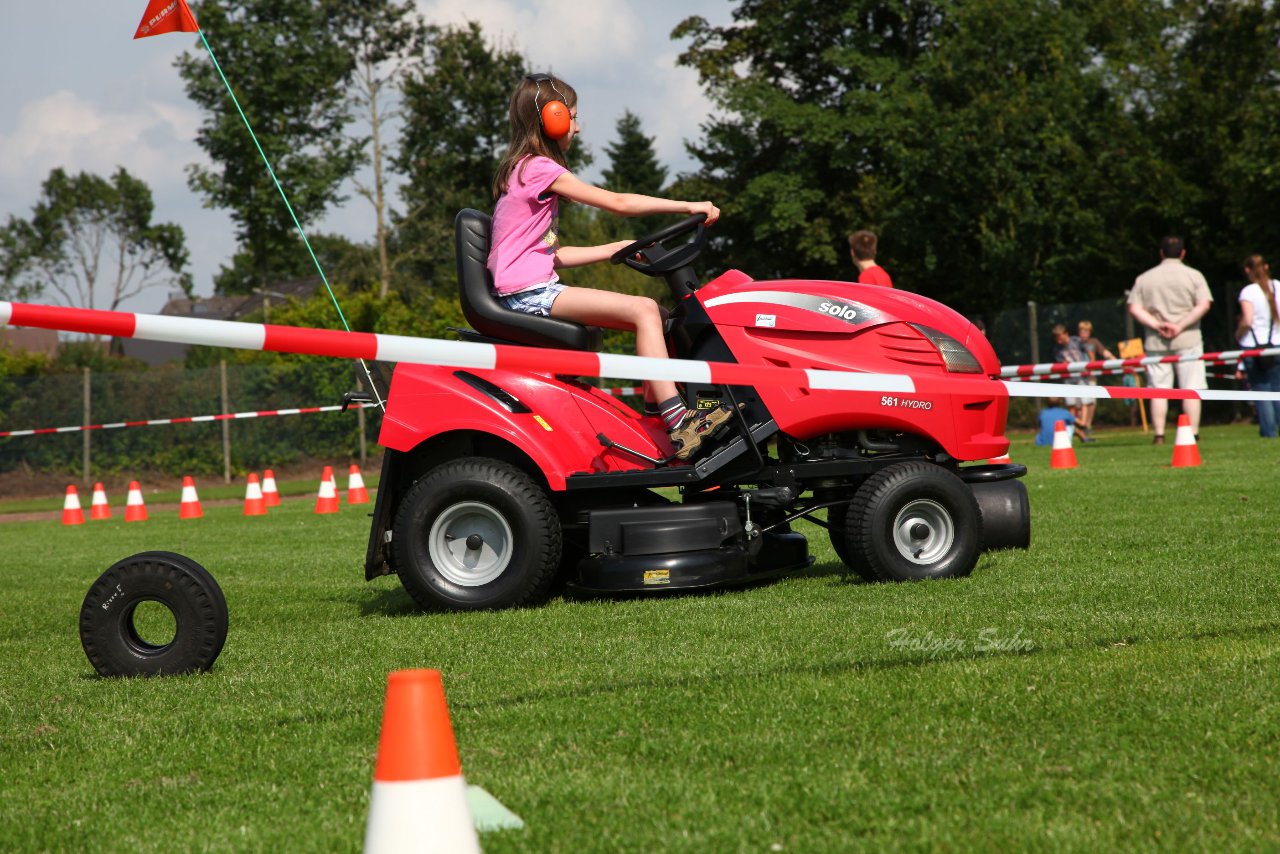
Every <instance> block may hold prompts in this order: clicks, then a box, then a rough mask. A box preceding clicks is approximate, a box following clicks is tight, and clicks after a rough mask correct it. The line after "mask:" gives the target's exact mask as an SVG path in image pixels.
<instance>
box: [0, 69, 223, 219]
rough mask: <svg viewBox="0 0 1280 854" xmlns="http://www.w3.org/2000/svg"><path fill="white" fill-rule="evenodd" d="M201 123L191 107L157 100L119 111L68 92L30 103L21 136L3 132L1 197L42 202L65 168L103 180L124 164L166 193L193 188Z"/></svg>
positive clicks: (22, 114)
mask: <svg viewBox="0 0 1280 854" xmlns="http://www.w3.org/2000/svg"><path fill="white" fill-rule="evenodd" d="M198 121H199V120H198V117H197V115H196V114H195V111H194V110H193V109H191V108H190V107H185V106H181V105H176V104H172V103H170V104H164V103H162V102H155V101H153V102H146V103H143V104H141V105H139V106H136V107H132V108H129V109H126V110H124V111H118V112H113V111H109V110H106V109H104V108H102V107H101V106H99V105H97V104H94V103H92V102H90V101H87V100H85V99H84V98H82V97H81V96H80V95H78V94H76V93H74V92H70V91H67V90H59V91H57V92H54V93H53V94H50V95H47V96H45V97H43V98H40V99H39V100H35V101H30V102H28V103H26V104H24V105H23V106H22V108H21V110H20V111H19V113H18V119H17V124H16V126H15V127H14V129H13V132H12V133H8V134H0V197H4V198H5V199H7V200H11V201H18V200H20V199H22V198H24V197H29V198H28V200H27V202H26V205H27V206H29V205H30V204H34V202H35V201H36V195H37V194H38V192H39V185H40V183H41V182H42V181H43V180H44V178H45V177H46V176H47V175H48V174H49V171H50V170H52V169H53V168H55V167H58V166H61V167H63V168H65V169H67V170H68V171H85V172H95V173H97V174H99V175H103V176H107V175H110V174H111V173H112V172H114V171H115V170H116V168H117V167H119V166H123V167H124V168H125V169H127V170H129V172H131V173H132V174H133V175H134V176H135V177H138V178H141V179H142V180H144V181H145V182H146V183H147V184H148V185H149V186H150V187H151V188H152V190H154V191H158V192H166V191H168V190H170V189H171V188H172V187H173V186H174V185H182V186H185V178H184V175H183V166H184V164H185V163H187V162H188V161H190V160H192V159H196V158H193V156H192V155H193V154H195V153H197V152H198V149H195V148H194V146H193V145H192V144H191V143H190V139H191V137H192V135H193V134H194V131H195V127H196V126H197V124H198Z"/></svg>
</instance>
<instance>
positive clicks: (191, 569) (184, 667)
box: [80, 552, 228, 676]
mask: <svg viewBox="0 0 1280 854" xmlns="http://www.w3.org/2000/svg"><path fill="white" fill-rule="evenodd" d="M144 602H156V603H159V604H160V605H162V606H164V607H165V608H167V609H168V610H169V612H170V613H171V614H172V615H173V619H174V636H173V638H172V639H171V640H169V641H167V642H166V643H163V644H158V645H157V644H153V643H151V642H148V641H147V640H145V639H143V638H142V637H141V636H139V634H138V631H137V627H136V625H135V623H134V614H135V613H136V611H137V608H138V606H139V605H141V604H142V603H144ZM227 623H228V620H227V602H226V599H225V598H224V597H223V595H222V589H221V588H220V587H219V586H218V582H217V581H215V580H214V578H213V576H212V575H210V574H209V572H208V570H206V569H205V568H204V567H202V566H200V564H198V563H196V562H195V561H193V560H191V559H190V558H188V557H185V556H183V555H179V554H175V553H173V552H142V553H140V554H136V555H133V556H131V557H127V558H125V559H124V560H121V561H117V562H116V563H115V564H113V565H112V566H111V567H110V568H109V569H108V570H107V571H106V572H104V573H102V575H100V576H99V577H98V580H97V581H95V582H94V583H93V585H92V586H91V587H90V588H89V592H88V593H87V594H86V595H85V598H84V604H83V605H82V606H81V608H80V643H81V645H82V646H83V647H84V651H85V655H86V656H88V658H89V663H90V664H92V665H93V668H94V670H96V671H98V673H99V674H101V675H103V676H162V675H172V674H177V673H191V672H195V671H206V670H209V669H210V668H211V667H212V666H213V663H214V661H216V660H217V658H218V654H219V653H220V652H221V651H222V647H223V644H224V643H226V640H227Z"/></svg>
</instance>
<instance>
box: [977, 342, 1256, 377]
mask: <svg viewBox="0 0 1280 854" xmlns="http://www.w3.org/2000/svg"><path fill="white" fill-rule="evenodd" d="M1277 353H1280V347H1263V348H1255V349H1252V350H1222V351H1220V352H1217V353H1205V354H1204V355H1203V356H1185V355H1184V356H1134V357H1133V358H1131V359H1102V360H1098V361H1093V362H1042V363H1040V364H1038V365H1004V366H1002V367H1001V368H1000V376H1002V377H1033V376H1034V377H1038V376H1045V375H1047V374H1067V373H1077V372H1079V371H1085V370H1103V369H1108V368H1135V367H1141V366H1143V365H1157V364H1172V363H1174V362H1196V361H1202V360H1203V361H1205V362H1235V361H1238V360H1240V359H1245V358H1251V357H1253V356H1271V355H1275V354H1277Z"/></svg>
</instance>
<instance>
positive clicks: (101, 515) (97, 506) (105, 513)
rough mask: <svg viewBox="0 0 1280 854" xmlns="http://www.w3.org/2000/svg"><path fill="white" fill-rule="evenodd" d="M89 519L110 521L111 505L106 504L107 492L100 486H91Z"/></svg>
mask: <svg viewBox="0 0 1280 854" xmlns="http://www.w3.org/2000/svg"><path fill="white" fill-rule="evenodd" d="M89 518H90V519H110V518H111V505H110V504H108V503H107V491H106V490H105V489H103V488H102V484H100V483H95V484H94V485H93V503H92V504H91V505H90V506H89Z"/></svg>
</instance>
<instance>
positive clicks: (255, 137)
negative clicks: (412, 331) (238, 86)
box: [193, 16, 387, 412]
mask: <svg viewBox="0 0 1280 854" xmlns="http://www.w3.org/2000/svg"><path fill="white" fill-rule="evenodd" d="M193 20H194V16H193ZM196 32H197V33H199V34H200V42H201V43H202V44H203V45H204V49H205V51H207V52H208V54H209V59H210V60H211V61H212V62H213V67H214V69H215V70H216V71H217V72H218V76H219V77H220V78H222V85H223V86H225V87H227V94H228V95H230V96H231V103H232V104H234V105H235V108H236V112H237V113H239V114H240V120H241V121H243V122H244V126H245V129H246V130H248V131H249V138H250V139H252V140H253V145H254V147H255V148H257V149H258V154H259V155H261V157H262V162H263V163H264V164H266V167H267V174H268V175H270V176H271V180H272V182H274V183H275V185H276V190H278V191H279V193H280V198H281V199H282V200H284V206H285V208H286V209H287V210H288V211H289V216H290V217H292V218H293V224H294V226H295V227H296V228H297V229H298V234H299V235H300V236H301V237H302V245H303V246H306V247H307V252H308V253H309V254H310V255H311V261H312V263H313V264H315V265H316V271H317V272H318V273H319V274H320V281H321V282H323V283H324V289H325V290H326V291H328V292H329V299H330V300H332V301H333V307H334V308H336V309H337V310H338V319H339V320H341V321H342V328H343V329H345V330H346V331H348V332H350V331H351V327H350V326H349V325H348V324H347V318H346V316H345V315H344V314H343V313H342V306H340V305H338V298H337V297H336V296H335V295H334V293H333V288H331V287H330V286H329V277H328V276H326V275H325V273H324V268H323V267H322V266H320V259H319V258H317V257H316V253H315V250H314V249H312V248H311V241H309V240H307V233H306V231H304V230H303V228H302V223H301V222H299V221H298V215H297V214H296V213H294V212H293V205H291V204H289V197H288V196H286V195H285V193H284V187H282V186H280V179H279V178H277V177H276V170H275V169H273V168H271V161H270V160H268V159H267V153H266V152H265V151H263V150H262V144H261V143H260V142H258V135H257V134H255V133H254V132H253V125H251V124H249V118H248V117H247V116H246V115H245V114H244V110H243V109H241V107H240V101H239V100H238V99H237V98H236V93H235V92H234V91H233V90H232V88H231V84H230V83H229V82H228V81H227V75H225V74H223V73H222V66H221V65H219V64H218V58H217V57H216V56H214V55H213V48H212V47H211V46H210V44H209V40H208V39H207V38H205V35H204V29H203V28H201V26H200V24H199V23H198V22H197V23H196ZM360 366H361V367H362V368H364V375H365V377H366V378H367V379H368V380H369V388H370V389H372V390H373V396H374V399H375V400H376V401H377V403H378V407H379V408H380V409H381V410H382V411H383V412H385V411H386V409H387V406H386V404H385V403H384V402H383V400H382V395H381V393H379V391H378V386H377V384H375V383H374V381H373V375H372V373H370V371H369V365H368V364H367V363H366V362H365V360H364V359H360Z"/></svg>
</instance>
